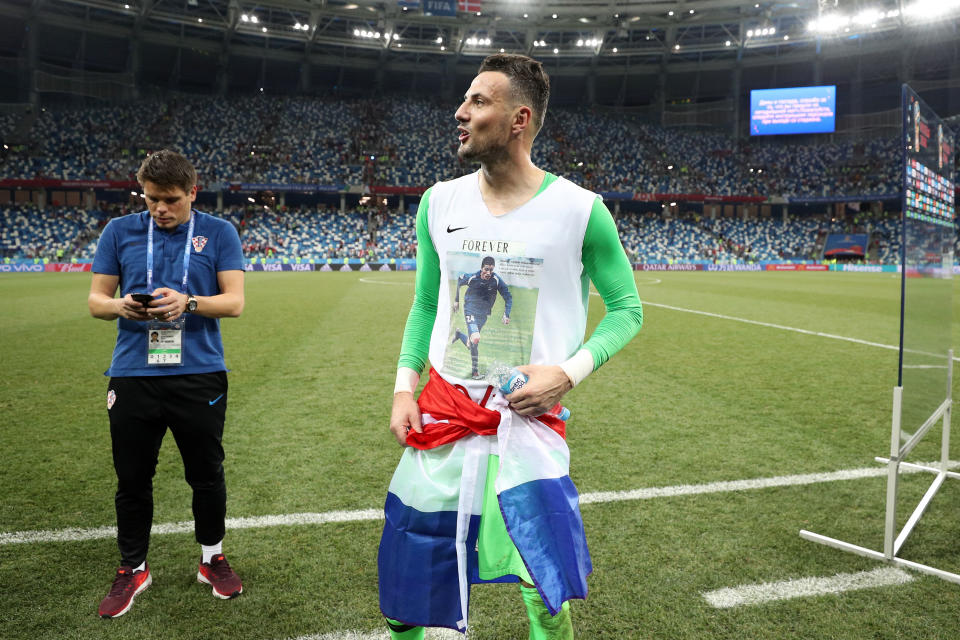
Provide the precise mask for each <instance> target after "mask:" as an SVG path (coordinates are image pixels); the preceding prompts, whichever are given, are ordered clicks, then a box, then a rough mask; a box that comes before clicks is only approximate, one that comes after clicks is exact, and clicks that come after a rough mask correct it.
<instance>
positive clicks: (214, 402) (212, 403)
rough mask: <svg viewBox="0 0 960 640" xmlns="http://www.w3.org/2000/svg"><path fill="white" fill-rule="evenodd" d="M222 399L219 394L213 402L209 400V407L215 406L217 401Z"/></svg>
mask: <svg viewBox="0 0 960 640" xmlns="http://www.w3.org/2000/svg"><path fill="white" fill-rule="evenodd" d="M222 397H223V394H222V393H221V394H220V395H218V396H217V397H216V398H214V399H213V400H211V401H210V406H211V407H212V406H213V405H215V404H217V400H219V399H220V398H222Z"/></svg>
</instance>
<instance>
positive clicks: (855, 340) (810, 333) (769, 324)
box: [590, 291, 960, 362]
mask: <svg viewBox="0 0 960 640" xmlns="http://www.w3.org/2000/svg"><path fill="white" fill-rule="evenodd" d="M590 295H592V296H599V295H600V294H599V293H597V292H596V291H591V292H590ZM643 304H644V306H650V307H659V308H661V309H670V310H671V311H682V312H683V313H695V314H697V315H700V316H707V317H709V318H719V319H720V320H733V321H734V322H743V323H745V324H752V325H756V326H758V327H767V328H769V329H780V330H781V331H793V332H794V333H802V334H804V335H808V336H816V337H818V338H830V339H831V340H844V341H846V342H853V343H856V344H863V345H866V346H868V347H879V348H881V349H892V350H893V351H897V350H899V349H900V347H899V346H897V345H894V344H882V343H880V342H870V341H869V340H860V339H859V338H850V337H847V336H838V335H836V334H833V333H824V332H822V331H810V330H809V329H800V328H798V327H788V326H786V325H782V324H774V323H772V322H760V321H759V320H748V319H747V318H737V317H736V316H727V315H723V314H722V313H712V312H710V311H699V310H697V309H685V308H684V307H674V306H672V305H669V304H660V303H658V302H650V301H649V300H644V301H643ZM917 353H919V352H917ZM926 355H936V354H926ZM953 359H954V360H956V361H957V362H960V356H954V358H953Z"/></svg>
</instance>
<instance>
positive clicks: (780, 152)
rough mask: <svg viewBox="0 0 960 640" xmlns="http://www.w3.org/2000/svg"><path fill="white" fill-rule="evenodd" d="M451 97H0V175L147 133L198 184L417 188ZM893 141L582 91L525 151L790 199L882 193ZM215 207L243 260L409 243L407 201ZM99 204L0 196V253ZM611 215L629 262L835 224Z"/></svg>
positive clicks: (789, 243) (67, 240) (85, 218)
mask: <svg viewBox="0 0 960 640" xmlns="http://www.w3.org/2000/svg"><path fill="white" fill-rule="evenodd" d="M452 110H453V109H452V106H451V105H445V104H444V105H440V104H436V103H434V102H429V101H426V100H415V99H397V100H395V101H375V100H362V99H358V100H335V99H323V98H306V97H271V96H264V95H256V96H253V97H244V98H238V99H230V100H226V99H221V98H210V97H199V96H180V97H177V98H176V99H174V100H170V101H168V102H160V101H155V102H144V103H138V108H137V109H129V108H125V107H120V106H85V107H72V106H50V107H47V108H44V109H42V110H41V111H40V112H39V113H37V114H35V115H30V116H29V117H30V118H32V122H30V121H29V120H27V121H23V120H21V118H26V117H28V116H16V115H13V114H3V115H0V137H3V138H4V139H6V138H7V137H8V136H10V135H11V134H12V132H13V131H15V130H17V129H18V127H19V128H21V129H22V128H24V125H25V124H29V125H30V126H29V129H28V130H29V137H30V139H31V141H32V142H31V143H30V144H26V145H19V146H11V147H8V148H5V149H4V150H3V153H2V154H0V176H2V177H3V178H14V179H59V180H117V181H127V182H131V181H133V180H135V173H136V169H137V167H138V166H139V164H140V162H141V160H142V158H143V156H144V155H145V154H146V153H148V152H149V150H150V149H153V148H157V147H164V146H170V147H174V148H178V149H181V150H182V151H183V152H184V153H186V154H187V155H188V156H189V157H190V158H191V159H193V161H194V163H195V165H196V166H197V168H198V173H199V176H200V182H201V184H202V185H204V186H205V187H209V188H222V187H223V186H224V185H226V184H228V183H257V184H268V185H269V184H273V185H282V184H300V185H320V186H323V187H328V188H335V189H337V190H341V191H342V190H344V189H346V188H347V187H348V186H349V185H354V186H361V185H365V186H366V187H375V186H380V185H384V186H389V187H419V188H423V187H427V186H429V185H431V184H433V183H434V182H436V181H438V180H442V179H449V178H451V177H455V176H457V175H461V174H463V173H465V172H467V171H470V170H472V168H471V167H465V166H463V165H461V164H460V163H459V162H458V160H457V158H456V153H455V150H456V146H457V142H456V136H455V129H454V125H455V122H454V119H453V116H452ZM444 124H447V125H449V126H448V127H445V126H444ZM897 158H898V155H897V142H896V140H895V139H894V138H883V137H879V138H872V139H866V140H845V139H836V140H833V141H827V142H822V143H818V144H810V143H806V144H796V143H783V142H780V141H778V142H777V143H771V142H770V141H769V140H763V141H752V140H747V141H737V140H734V139H732V138H730V137H729V136H727V135H725V134H720V133H716V132H711V131H692V130H689V129H668V128H664V127H659V126H654V125H650V124H647V123H644V122H641V121H639V120H638V119H636V118H634V117H632V116H631V115H629V114H628V113H622V112H608V111H602V110H596V109H586V108H579V109H561V108H557V109H551V111H550V115H549V118H548V119H547V121H546V124H545V126H544V130H543V131H542V132H541V133H540V136H539V139H538V144H537V145H536V147H535V151H534V161H535V162H536V163H538V164H539V165H540V166H543V167H544V168H547V169H548V170H550V171H552V172H554V173H557V174H559V175H563V176H565V177H568V178H570V179H571V180H573V181H574V182H577V183H580V184H583V185H584V186H585V187H587V188H589V189H592V190H595V191H599V192H608V193H610V192H620V193H627V194H632V193H642V194H656V193H658V194H707V195H711V196H763V197H776V198H783V199H794V200H796V199H801V200H802V199H804V198H829V197H838V198H843V197H847V198H849V197H858V196H859V197H862V198H863V199H864V200H869V199H871V197H875V196H879V195H888V194H896V193H897V192H898V191H899V180H900V174H899V168H898V166H899V164H898V161H897ZM54 204H56V203H54ZM408 204H410V203H409V202H408ZM205 208H206V209H209V207H205ZM611 208H613V205H611ZM217 213H218V214H219V215H222V216H224V217H226V218H228V219H231V220H232V221H233V222H234V223H235V224H236V225H237V227H238V229H240V231H241V234H242V242H243V246H244V251H245V254H246V255H247V257H248V258H250V259H251V260H260V259H288V260H296V259H300V260H325V259H331V258H344V257H351V258H360V257H362V258H369V259H380V258H383V259H386V258H400V257H412V256H414V255H415V238H414V230H413V227H414V216H413V214H412V213H411V212H409V211H405V212H395V211H389V212H388V211H386V210H383V209H377V210H371V209H366V208H363V207H355V206H351V207H349V210H347V211H344V212H342V213H341V212H340V211H339V210H337V209H336V208H333V207H330V206H329V205H322V206H316V205H310V206H307V205H298V206H295V207H290V208H277V207H274V208H273V209H271V210H270V211H262V210H261V209H260V208H258V207H248V208H238V207H236V206H234V207H226V208H225V209H224V210H223V211H220V212H217ZM109 215H110V214H108V213H106V212H105V211H103V210H101V209H94V210H93V211H83V210H82V209H80V208H77V207H74V208H63V207H56V206H50V207H47V208H45V209H44V210H40V209H38V208H37V207H36V206H34V205H24V204H17V205H13V204H8V205H6V206H5V208H4V209H2V217H0V219H2V222H3V228H2V232H0V239H2V250H3V257H5V258H10V259H24V258H25V259H29V258H37V257H41V256H42V257H47V258H51V257H55V256H56V255H60V256H69V257H70V258H73V259H78V260H85V259H89V258H90V257H91V256H92V255H93V252H94V248H95V237H96V235H97V232H98V230H99V228H100V227H102V224H103V221H104V220H105V219H106V218H107V217H108V216H109ZM864 217H865V216H864ZM618 225H619V228H620V232H621V237H622V239H623V241H624V245H625V246H626V248H627V250H628V252H630V254H631V256H632V257H633V258H634V259H635V260H637V261H643V262H658V261H663V262H669V261H705V262H744V261H746V262H752V261H770V260H773V261H775V260H817V259H820V257H821V255H820V250H821V249H822V244H823V241H824V238H825V236H826V234H827V233H830V232H840V231H851V230H852V228H851V227H850V226H849V225H848V224H846V223H844V222H837V223H834V222H830V221H829V220H828V219H826V218H825V217H824V216H823V215H820V216H818V217H816V218H811V217H809V216H806V215H802V216H797V215H796V214H793V215H790V216H788V219H786V220H784V219H783V218H782V216H774V217H773V218H762V219H743V218H742V217H737V218H730V217H720V218H716V219H711V218H710V217H705V216H702V214H700V213H697V214H693V213H690V214H680V215H679V217H678V216H677V215H676V214H674V215H673V216H672V217H666V216H664V215H661V214H659V213H657V214H650V213H646V214H640V213H630V212H624V213H622V214H620V216H619V219H618ZM860 231H861V232H868V233H870V234H871V235H870V244H869V250H868V256H867V257H868V258H869V259H871V260H876V261H880V262H887V263H889V262H893V261H895V260H896V258H897V255H898V251H899V240H898V228H897V224H896V218H890V217H886V216H880V218H879V219H876V220H872V221H869V220H868V221H866V222H865V223H864V224H862V225H861V228H860Z"/></svg>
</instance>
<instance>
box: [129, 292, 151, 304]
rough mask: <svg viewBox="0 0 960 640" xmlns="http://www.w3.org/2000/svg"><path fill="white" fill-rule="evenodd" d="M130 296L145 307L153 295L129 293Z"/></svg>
mask: <svg viewBox="0 0 960 640" xmlns="http://www.w3.org/2000/svg"><path fill="white" fill-rule="evenodd" d="M130 297H131V298H133V299H134V300H136V301H137V302H139V303H140V304H142V305H143V306H145V307H146V306H149V305H150V302H151V301H152V300H153V296H152V295H150V294H149V293H131V294H130Z"/></svg>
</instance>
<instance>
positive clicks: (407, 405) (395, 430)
mask: <svg viewBox="0 0 960 640" xmlns="http://www.w3.org/2000/svg"><path fill="white" fill-rule="evenodd" d="M411 429H413V430H414V431H416V432H417V433H423V422H422V421H421V420H420V407H419V406H417V401H416V399H414V397H413V394H412V393H411V392H409V391H398V392H397V393H395V394H393V410H392V411H391V412H390V432H391V433H392V434H393V437H394V438H396V439H397V443H398V444H399V445H400V446H401V447H405V446H406V445H407V434H408V433H409V432H410V430H411Z"/></svg>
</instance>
